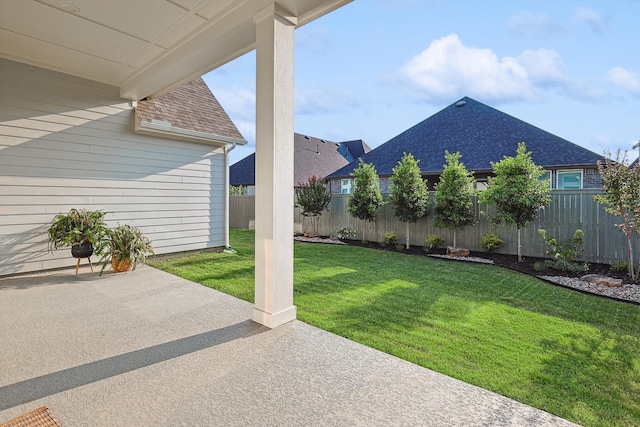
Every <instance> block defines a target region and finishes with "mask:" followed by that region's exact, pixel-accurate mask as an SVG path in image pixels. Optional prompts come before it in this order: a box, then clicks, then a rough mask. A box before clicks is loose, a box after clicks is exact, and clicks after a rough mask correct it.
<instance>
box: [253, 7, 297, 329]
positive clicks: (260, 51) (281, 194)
mask: <svg viewBox="0 0 640 427" xmlns="http://www.w3.org/2000/svg"><path fill="white" fill-rule="evenodd" d="M254 22H255V25H256V196H255V197H256V212H255V228H256V247H255V249H256V255H255V257H256V267H255V268H256V270H255V307H254V309H253V316H252V317H253V321H255V322H258V323H261V324H263V325H265V326H267V327H269V328H275V327H276V326H279V325H282V324H283V323H286V322H289V321H291V320H294V319H295V318H296V307H295V306H294V305H293V203H294V199H293V31H294V29H295V24H296V22H297V21H296V18H295V17H293V16H291V14H290V13H288V12H286V11H284V10H282V9H281V8H280V7H279V6H277V5H276V4H271V5H270V6H268V7H267V8H265V9H263V10H262V11H261V12H260V13H258V14H256V16H255V17H254Z"/></svg>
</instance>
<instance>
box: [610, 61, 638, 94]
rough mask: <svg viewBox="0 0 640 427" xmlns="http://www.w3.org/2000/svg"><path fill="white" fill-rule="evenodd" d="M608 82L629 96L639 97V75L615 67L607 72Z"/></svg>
mask: <svg viewBox="0 0 640 427" xmlns="http://www.w3.org/2000/svg"><path fill="white" fill-rule="evenodd" d="M608 82H609V84H612V85H613V86H617V87H619V88H621V89H623V90H625V91H627V92H629V93H630V94H631V95H634V96H640V73H632V72H631V71H629V70H626V69H624V68H622V67H615V68H612V69H611V70H609V79H608Z"/></svg>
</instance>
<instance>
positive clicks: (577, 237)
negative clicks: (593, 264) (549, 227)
mask: <svg viewBox="0 0 640 427" xmlns="http://www.w3.org/2000/svg"><path fill="white" fill-rule="evenodd" d="M538 234H539V235H540V237H542V239H543V240H544V241H545V242H546V243H547V245H549V246H551V249H549V250H548V251H547V252H546V254H547V255H550V256H551V257H552V258H553V259H552V260H548V261H547V262H545V264H547V266H549V267H553V268H555V269H556V270H560V271H566V272H569V273H584V272H586V271H588V270H589V263H586V262H585V263H579V262H577V261H578V258H580V256H581V255H582V252H583V251H582V247H581V246H582V244H583V241H582V237H583V236H584V233H583V232H582V230H580V229H577V230H576V231H575V232H574V233H573V238H571V239H567V240H565V241H564V242H558V241H557V240H556V239H554V238H553V237H550V236H547V232H546V230H543V229H539V230H538Z"/></svg>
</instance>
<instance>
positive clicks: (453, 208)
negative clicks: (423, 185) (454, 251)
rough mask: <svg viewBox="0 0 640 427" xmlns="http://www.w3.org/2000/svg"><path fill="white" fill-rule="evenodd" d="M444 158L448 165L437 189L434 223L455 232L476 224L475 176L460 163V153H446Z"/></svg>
mask: <svg viewBox="0 0 640 427" xmlns="http://www.w3.org/2000/svg"><path fill="white" fill-rule="evenodd" d="M444 157H445V160H446V162H447V163H446V164H445V166H444V170H443V171H442V175H440V181H439V182H438V183H437V184H436V188H435V190H436V196H435V206H434V218H433V223H434V225H435V226H436V227H440V228H448V229H453V230H455V229H460V228H463V227H465V226H467V225H472V224H475V223H476V215H475V208H474V204H473V199H472V197H473V196H474V195H475V194H476V191H475V189H474V188H473V182H474V179H473V174H472V173H471V172H469V171H467V168H466V167H465V166H464V164H463V163H461V162H460V158H461V157H462V156H461V155H460V153H449V152H448V151H445V156H444ZM454 246H455V244H454Z"/></svg>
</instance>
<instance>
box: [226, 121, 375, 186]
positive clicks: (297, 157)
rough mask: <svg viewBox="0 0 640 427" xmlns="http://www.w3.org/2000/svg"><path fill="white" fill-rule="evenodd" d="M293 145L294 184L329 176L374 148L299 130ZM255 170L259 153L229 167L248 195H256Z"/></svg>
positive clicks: (361, 141) (357, 142)
mask: <svg viewBox="0 0 640 427" xmlns="http://www.w3.org/2000/svg"><path fill="white" fill-rule="evenodd" d="M293 146H294V186H298V184H299V183H304V182H307V181H308V180H309V178H310V177H311V176H314V175H315V176H319V177H325V176H327V175H329V174H330V173H332V172H334V171H336V170H338V169H340V168H342V167H343V166H346V165H347V164H349V162H352V161H354V160H357V159H358V158H359V157H361V156H362V155H364V154H366V153H368V152H369V151H371V149H370V148H369V146H368V145H367V144H366V143H365V142H364V141H363V140H361V139H358V140H354V141H346V142H341V143H337V142H331V141H327V140H325V139H319V138H315V137H312V136H307V135H302V134H299V133H296V134H294V138H293ZM255 170H256V155H255V153H254V154H251V155H249V156H247V157H245V158H244V159H242V160H239V161H238V162H236V163H234V164H233V165H231V168H230V170H229V176H230V178H229V181H230V183H231V185H234V186H239V185H242V186H244V187H247V194H248V195H253V194H255V182H256V174H255Z"/></svg>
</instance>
